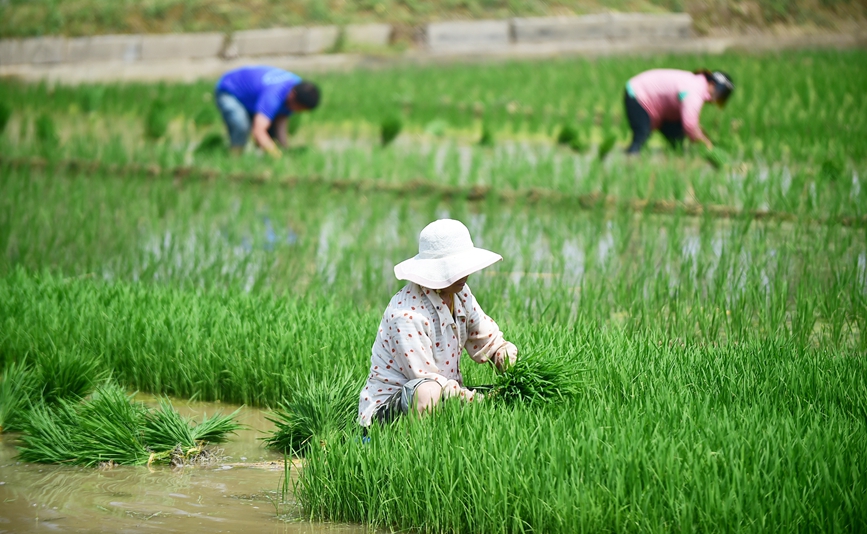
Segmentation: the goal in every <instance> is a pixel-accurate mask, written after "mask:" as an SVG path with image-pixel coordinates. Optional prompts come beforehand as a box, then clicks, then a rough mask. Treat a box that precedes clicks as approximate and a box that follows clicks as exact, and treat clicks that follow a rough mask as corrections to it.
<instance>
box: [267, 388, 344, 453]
mask: <svg viewBox="0 0 867 534" xmlns="http://www.w3.org/2000/svg"><path fill="white" fill-rule="evenodd" d="M359 391H361V384H359V382H358V380H357V378H356V377H355V376H354V375H352V374H351V373H344V374H342V375H338V376H336V377H333V378H329V379H327V380H318V379H313V378H308V379H306V380H301V379H298V380H296V382H295V386H294V387H293V388H292V396H291V397H290V398H289V399H283V402H281V403H280V405H279V406H278V408H277V409H276V410H275V411H274V415H273V416H272V417H269V418H268V420H269V421H271V422H273V423H274V424H275V425H277V429H276V430H275V431H274V432H273V433H272V434H271V436H270V437H268V438H265V444H266V446H267V447H269V448H271V449H275V450H278V451H281V452H284V453H293V454H303V453H304V452H305V451H306V450H307V449H308V448H309V447H310V444H311V442H313V439H314V437H324V436H328V435H333V434H334V433H335V432H341V431H343V430H345V429H347V428H349V427H350V425H352V424H354V423H355V418H356V408H357V407H358V393H359Z"/></svg>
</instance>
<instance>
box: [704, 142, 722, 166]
mask: <svg viewBox="0 0 867 534" xmlns="http://www.w3.org/2000/svg"><path fill="white" fill-rule="evenodd" d="M702 153H703V157H704V159H705V160H706V161H707V162H708V163H710V164H711V166H712V167H713V168H715V169H722V168H723V167H725V166H726V165H727V164H728V162H729V157H728V155H727V154H726V153H725V151H724V150H723V149H721V148H719V147H714V148H712V149H710V150H708V149H704V150H703V151H702Z"/></svg>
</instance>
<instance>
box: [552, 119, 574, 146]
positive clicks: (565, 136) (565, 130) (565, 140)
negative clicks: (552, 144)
mask: <svg viewBox="0 0 867 534" xmlns="http://www.w3.org/2000/svg"><path fill="white" fill-rule="evenodd" d="M577 137H578V130H577V129H576V128H575V127H574V126H572V125H571V124H564V125H562V126H561V127H560V131H559V133H557V143H558V144H561V145H566V146H571V145H572V141H574V140H575V138H577Z"/></svg>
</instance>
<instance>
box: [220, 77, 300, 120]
mask: <svg viewBox="0 0 867 534" xmlns="http://www.w3.org/2000/svg"><path fill="white" fill-rule="evenodd" d="M299 83H301V78H300V77H299V76H298V75H296V74H292V73H291V72H287V71H285V70H283V69H278V68H276V67H266V66H255V67H241V68H239V69H235V70H231V71H229V72H227V73H226V74H224V75H223V77H222V78H220V81H219V82H217V91H225V92H227V93H229V94H230V95H234V96H235V98H237V99H238V100H239V101H240V102H241V104H243V105H244V108H246V109H247V111H248V112H249V113H250V114H251V115H255V114H256V113H261V114H263V115H265V116H266V117H268V118H269V119H271V120H272V121H273V120H274V118H275V117H277V116H278V115H285V116H289V115H291V114H292V112H291V111H290V110H289V108H287V107H286V96H287V95H288V94H289V91H291V90H292V88H293V87H295V86H296V85H298V84H299Z"/></svg>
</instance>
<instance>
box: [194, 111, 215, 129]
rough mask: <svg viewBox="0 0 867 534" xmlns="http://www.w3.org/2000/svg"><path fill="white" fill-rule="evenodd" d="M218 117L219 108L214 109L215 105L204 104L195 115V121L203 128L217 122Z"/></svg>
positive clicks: (197, 125) (198, 126)
mask: <svg viewBox="0 0 867 534" xmlns="http://www.w3.org/2000/svg"><path fill="white" fill-rule="evenodd" d="M218 117H219V115H217V110H216V109H214V106H203V107H202V109H200V110H199V111H198V113H196V115H195V116H194V117H193V123H194V124H195V125H196V127H197V128H203V127H206V126H210V125H212V124H214V123H215V122H217V118H218Z"/></svg>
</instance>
